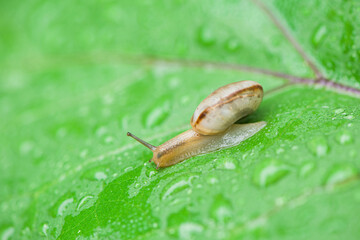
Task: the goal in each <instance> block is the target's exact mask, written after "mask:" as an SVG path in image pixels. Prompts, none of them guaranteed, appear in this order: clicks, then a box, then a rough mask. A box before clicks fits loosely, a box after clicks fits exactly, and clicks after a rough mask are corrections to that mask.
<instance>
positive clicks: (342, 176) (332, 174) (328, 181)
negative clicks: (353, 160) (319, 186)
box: [324, 164, 358, 185]
mask: <svg viewBox="0 0 360 240" xmlns="http://www.w3.org/2000/svg"><path fill="white" fill-rule="evenodd" d="M357 174H358V170H357V169H356V168H355V167H354V166H352V165H349V164H336V165H334V166H333V167H332V168H330V169H329V170H328V172H327V173H326V175H325V178H324V183H325V185H335V184H338V183H341V182H344V181H346V180H349V179H351V178H353V177H355V176H356V175H357Z"/></svg>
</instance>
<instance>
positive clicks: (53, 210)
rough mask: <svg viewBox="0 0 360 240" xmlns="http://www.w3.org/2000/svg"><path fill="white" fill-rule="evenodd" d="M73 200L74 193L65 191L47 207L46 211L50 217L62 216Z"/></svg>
mask: <svg viewBox="0 0 360 240" xmlns="http://www.w3.org/2000/svg"><path fill="white" fill-rule="evenodd" d="M74 201H75V194H74V193H72V192H68V193H65V194H64V195H62V196H61V197H60V198H59V199H58V200H57V201H56V202H55V203H54V204H53V205H52V206H51V207H50V208H49V209H48V213H49V214H50V216H52V217H56V216H62V215H63V214H64V212H65V211H66V210H67V209H68V207H69V206H70V205H71V204H72V203H73V202H74Z"/></svg>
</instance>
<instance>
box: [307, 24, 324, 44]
mask: <svg viewBox="0 0 360 240" xmlns="http://www.w3.org/2000/svg"><path fill="white" fill-rule="evenodd" d="M326 33H327V27H326V26H325V25H320V26H318V27H317V28H316V29H315V31H314V33H313V35H312V38H311V42H312V44H313V45H314V47H318V46H319V45H320V44H321V42H322V41H323V40H324V39H325V36H326Z"/></svg>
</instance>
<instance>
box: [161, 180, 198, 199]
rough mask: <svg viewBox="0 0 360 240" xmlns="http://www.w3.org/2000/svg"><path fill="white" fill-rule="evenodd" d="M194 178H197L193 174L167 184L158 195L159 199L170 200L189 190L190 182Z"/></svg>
mask: <svg viewBox="0 0 360 240" xmlns="http://www.w3.org/2000/svg"><path fill="white" fill-rule="evenodd" d="M194 178H198V175H195V174H185V175H182V176H180V177H177V178H176V179H174V180H172V181H171V182H169V183H168V184H167V185H166V186H165V187H164V189H163V190H162V192H161V194H160V198H161V199H166V198H170V197H171V196H172V195H174V194H176V193H178V192H181V191H184V190H186V189H190V187H191V181H192V180H193V179H194Z"/></svg>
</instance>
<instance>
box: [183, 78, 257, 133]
mask: <svg viewBox="0 0 360 240" xmlns="http://www.w3.org/2000/svg"><path fill="white" fill-rule="evenodd" d="M262 98H263V88H262V86H261V85H260V84H259V83H257V82H253V81H240V82H235V83H230V84H228V85H225V86H223V87H221V88H219V89H217V90H215V91H214V92H213V93H211V94H210V95H209V96H208V97H206V98H205V99H204V100H203V101H202V102H201V103H200V104H199V106H198V107H197V108H196V110H195V112H194V114H193V116H192V118H191V121H190V124H191V126H192V128H193V129H194V130H195V131H196V132H198V133H200V134H203V135H214V134H218V133H221V132H224V131H225V130H226V129H228V128H229V127H230V126H231V125H232V124H234V123H235V122H236V121H237V120H239V119H241V118H243V117H245V116H247V115H249V114H251V113H252V112H254V111H255V110H256V109H257V108H258V107H259V105H260V103H261V101H262Z"/></svg>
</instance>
